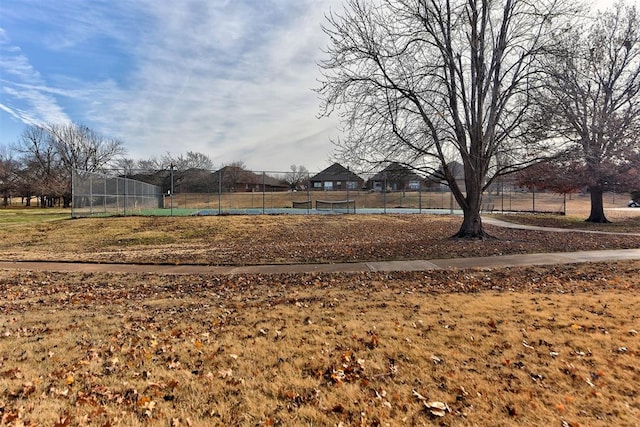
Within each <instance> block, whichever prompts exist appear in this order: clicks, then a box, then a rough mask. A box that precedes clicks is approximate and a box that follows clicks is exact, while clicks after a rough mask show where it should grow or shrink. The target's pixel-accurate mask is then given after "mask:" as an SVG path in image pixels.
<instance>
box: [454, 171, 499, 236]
mask: <svg viewBox="0 0 640 427" xmlns="http://www.w3.org/2000/svg"><path fill="white" fill-rule="evenodd" d="M472 186H473V188H472ZM460 196H461V194H460ZM457 199H458V197H456V200H457ZM461 202H462V203H461ZM481 203H482V190H480V187H479V186H476V185H474V183H472V182H470V181H467V196H466V197H464V198H462V199H461V200H460V201H459V202H458V204H459V205H461V206H462V213H463V220H462V226H461V227H460V230H459V231H458V232H457V233H456V234H454V235H453V237H454V238H459V239H490V238H492V236H491V235H489V234H487V233H485V231H484V229H483V228H482V218H481V217H480V205H481Z"/></svg>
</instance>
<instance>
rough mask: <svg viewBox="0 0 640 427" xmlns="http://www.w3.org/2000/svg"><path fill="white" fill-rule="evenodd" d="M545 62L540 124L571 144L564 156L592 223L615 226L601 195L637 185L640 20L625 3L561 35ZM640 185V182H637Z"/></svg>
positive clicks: (633, 8)
mask: <svg viewBox="0 0 640 427" xmlns="http://www.w3.org/2000/svg"><path fill="white" fill-rule="evenodd" d="M559 42H560V43H559V45H557V46H558V47H557V49H555V50H553V52H552V53H553V55H550V56H547V57H545V62H544V65H545V68H546V71H547V73H548V74H547V76H548V78H547V79H546V80H545V82H544V83H545V84H544V85H543V86H542V87H541V89H540V90H539V91H538V93H537V96H538V97H539V98H540V100H541V101H542V104H543V105H544V110H543V117H542V119H541V121H542V122H543V123H545V125H546V126H549V127H551V128H553V129H554V130H555V132H556V133H557V134H559V135H561V136H562V137H563V138H565V139H566V140H568V141H570V142H571V143H572V145H571V147H570V148H569V149H568V150H567V151H566V152H565V153H564V157H566V158H569V159H571V160H572V161H573V162H574V167H573V170H574V173H573V179H574V180H575V182H576V183H577V184H578V185H583V186H586V187H588V189H589V192H590V195H591V213H590V215H589V217H588V218H587V221H589V222H599V223H601V222H609V221H608V219H607V218H606V216H605V213H604V205H603V192H604V191H607V190H613V189H616V188H620V187H621V186H627V187H628V188H630V187H631V186H632V185H633V182H632V181H634V179H637V178H634V173H633V171H634V170H636V169H634V164H633V160H632V159H633V158H634V157H636V158H637V155H638V152H640V138H638V134H639V133H640V15H639V12H638V9H637V7H636V6H634V5H628V4H625V3H624V2H618V3H615V5H614V6H613V7H612V8H611V9H609V10H607V11H605V12H603V13H600V14H599V15H598V16H596V17H595V19H593V20H591V21H589V22H588V23H586V24H583V25H580V26H576V27H575V28H572V29H568V30H567V31H565V32H562V33H561V35H560V36H559ZM635 184H636V185H637V181H636V182H635Z"/></svg>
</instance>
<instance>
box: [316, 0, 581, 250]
mask: <svg viewBox="0 0 640 427" xmlns="http://www.w3.org/2000/svg"><path fill="white" fill-rule="evenodd" d="M567 5H568V3H567V2H565V1H562V0H539V1H536V2H530V1H524V0H506V1H502V2H497V1H488V0H465V1H463V0H366V1H365V0H347V1H346V3H345V7H344V9H343V10H342V11H339V12H335V13H332V14H330V15H329V16H328V18H327V24H326V26H325V32H326V33H327V34H328V35H329V37H330V43H329V46H328V48H327V58H326V59H325V60H324V61H322V62H321V63H320V68H321V70H322V72H323V80H322V86H321V87H320V88H319V93H320V95H321V96H322V99H323V104H322V113H323V114H325V115H329V114H331V113H333V112H334V111H335V110H337V112H338V114H340V117H341V119H342V124H343V127H344V130H345V134H346V136H345V138H344V139H343V140H340V141H337V147H338V151H339V156H341V157H344V158H348V159H352V160H354V161H357V162H362V161H366V162H392V161H395V162H398V163H401V164H405V165H410V166H412V167H414V168H426V169H431V170H437V169H441V170H442V171H443V174H444V177H445V179H446V181H447V183H448V185H449V187H450V188H451V191H452V193H453V195H454V197H455V199H456V201H457V202H458V204H459V206H460V207H461V208H462V210H463V212H464V219H463V224H462V226H461V228H460V231H459V232H458V233H457V236H459V237H472V238H477V237H485V236H486V234H485V233H484V230H483V228H482V221H481V218H480V207H481V200H482V192H483V190H484V189H486V188H487V187H488V186H489V185H490V184H491V183H492V181H493V180H494V179H495V178H496V177H498V176H500V175H503V174H506V173H510V172H513V171H515V170H518V169H520V168H522V167H525V166H527V165H529V164H532V163H535V162H536V161H537V160H539V159H540V158H543V157H545V156H547V155H549V154H551V153H552V152H553V150H554V149H557V146H556V145H554V143H553V141H551V140H549V139H546V138H541V137H540V135H539V134H538V133H536V132H532V131H530V130H529V129H528V128H527V126H526V124H527V123H528V121H527V120H526V119H527V118H528V117H529V113H530V109H531V105H532V102H531V98H530V89H531V88H532V85H534V84H535V82H536V76H537V74H538V73H539V72H540V71H541V70H540V68H539V62H538V60H537V59H538V56H539V55H542V54H543V53H544V52H543V51H544V49H543V48H544V47H545V46H546V45H547V44H548V43H549V42H550V41H552V40H553V37H552V36H553V34H555V33H556V32H557V31H559V30H560V29H561V28H562V25H563V23H564V19H565V18H566V16H567V15H568V14H569V13H570V12H571V10H570V8H568V7H567ZM454 160H455V161H459V162H460V163H462V165H463V168H464V174H465V180H464V187H463V186H460V185H459V184H458V183H457V182H456V179H455V176H454V175H453V173H452V172H451V171H449V170H448V165H449V164H450V163H451V162H452V161H454Z"/></svg>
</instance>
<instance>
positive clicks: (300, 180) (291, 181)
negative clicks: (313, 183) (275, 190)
mask: <svg viewBox="0 0 640 427" xmlns="http://www.w3.org/2000/svg"><path fill="white" fill-rule="evenodd" d="M308 179H309V171H308V170H307V168H306V167H304V166H296V165H291V172H288V173H287V174H286V175H285V176H284V181H285V182H286V183H287V185H288V186H289V189H290V190H301V189H302V188H304V185H305V184H306V183H307V180H308Z"/></svg>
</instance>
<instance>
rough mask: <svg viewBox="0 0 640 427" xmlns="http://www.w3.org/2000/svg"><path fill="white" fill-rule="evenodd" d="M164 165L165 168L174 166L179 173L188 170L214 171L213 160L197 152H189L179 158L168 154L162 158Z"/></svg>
mask: <svg viewBox="0 0 640 427" xmlns="http://www.w3.org/2000/svg"><path fill="white" fill-rule="evenodd" d="M162 163H163V164H164V165H165V166H167V165H171V164H172V165H174V168H175V169H176V170H178V171H185V170H188V169H201V170H212V169H213V161H212V160H211V158H210V157H209V156H207V155H206V154H203V153H198V152H195V151H187V153H186V154H180V155H178V156H174V155H172V154H171V153H167V154H166V155H164V156H163V157H162Z"/></svg>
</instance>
